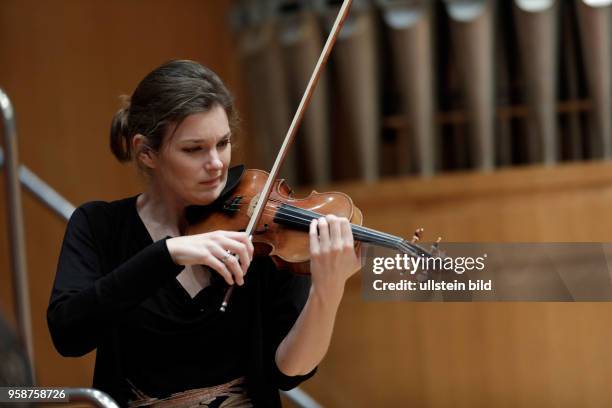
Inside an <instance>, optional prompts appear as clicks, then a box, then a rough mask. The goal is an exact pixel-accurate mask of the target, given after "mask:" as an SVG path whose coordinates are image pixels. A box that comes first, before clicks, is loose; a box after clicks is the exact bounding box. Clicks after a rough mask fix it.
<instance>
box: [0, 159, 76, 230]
mask: <svg viewBox="0 0 612 408" xmlns="http://www.w3.org/2000/svg"><path fill="white" fill-rule="evenodd" d="M3 165H4V151H3V150H2V148H0V168H2V166H3ZM18 173H19V181H20V182H21V184H23V186H24V187H25V188H26V190H28V191H29V192H30V193H31V194H32V195H33V196H34V197H35V198H37V199H38V200H39V201H40V202H41V203H43V204H44V205H45V206H46V207H47V208H48V209H50V210H51V211H53V212H54V213H55V214H56V215H57V216H58V217H60V218H62V219H63V220H64V221H68V220H69V219H70V216H71V215H72V213H73V212H74V209H75V207H74V205H72V204H71V203H70V202H69V201H68V200H66V199H65V198H64V197H62V196H61V195H60V194H59V193H58V192H57V191H55V190H54V189H53V188H52V187H51V186H49V185H48V184H47V183H45V182H44V181H43V180H41V179H40V178H39V177H38V176H37V175H36V174H34V173H33V172H32V171H31V170H30V169H29V168H28V167H26V166H24V165H23V164H20V165H19V170H18Z"/></svg>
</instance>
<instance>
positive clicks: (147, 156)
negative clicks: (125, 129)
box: [132, 134, 157, 169]
mask: <svg viewBox="0 0 612 408" xmlns="http://www.w3.org/2000/svg"><path fill="white" fill-rule="evenodd" d="M132 151H133V152H134V157H135V159H136V160H137V161H140V162H141V163H142V164H143V165H145V166H146V167H148V168H150V169H154V168H155V167H157V155H156V154H155V152H154V151H153V150H152V149H151V148H150V147H149V146H148V145H147V139H146V138H145V137H144V136H143V135H141V134H137V135H135V136H134V137H133V138H132Z"/></svg>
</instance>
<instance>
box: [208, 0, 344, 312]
mask: <svg viewBox="0 0 612 408" xmlns="http://www.w3.org/2000/svg"><path fill="white" fill-rule="evenodd" d="M352 4H353V0H344V1H343V2H342V6H340V10H339V11H338V15H337V16H336V20H335V21H334V25H333V26H332V29H331V31H330V33H329V35H328V36H327V40H326V41H325V45H324V46H323V50H322V51H321V55H319V60H318V61H317V64H316V65H315V68H314V70H313V71H312V74H311V75H310V80H309V81H308V85H306V90H305V91H304V94H303V95H302V100H301V101H300V105H299V106H298V108H297V110H296V111H295V114H294V115H293V120H292V121H291V125H290V126H289V130H287V135H286V136H285V140H284V141H283V144H282V146H281V148H280V150H279V152H278V154H277V156H276V160H275V161H274V165H273V166H272V170H270V175H269V176H268V180H267V181H266V184H265V185H264V188H263V190H262V191H261V193H260V194H259V198H258V199H257V205H256V206H255V210H253V215H251V219H250V220H249V224H248V225H247V227H246V233H247V234H248V235H249V238H251V239H252V237H253V232H254V231H255V229H256V228H257V224H258V223H259V220H260V219H261V215H262V214H263V211H264V209H265V208H266V207H265V204H266V203H267V202H268V198H269V197H270V193H271V191H272V186H273V185H274V181H275V180H276V178H277V176H278V173H279V171H280V168H281V166H282V165H283V163H284V161H285V156H287V152H288V151H289V148H290V147H291V145H292V144H293V140H294V139H295V135H296V134H297V129H298V127H299V125H300V124H301V123H302V119H303V118H304V112H306V108H307V107H308V105H309V104H310V99H311V98H312V94H313V93H314V90H315V87H316V86H317V83H318V82H319V78H320V77H321V71H322V70H323V67H324V66H325V65H326V64H327V60H328V59H329V55H330V53H331V50H332V48H333V47H334V44H335V43H336V39H337V38H338V34H339V33H340V30H341V29H342V26H343V25H344V22H345V20H346V18H347V17H348V14H349V11H350V9H351V5H352ZM234 286H235V285H231V286H230V287H229V288H228V289H227V291H226V292H225V296H224V297H223V303H222V304H221V307H220V308H219V310H220V311H222V312H225V310H226V309H227V305H228V303H229V300H230V297H231V296H232V292H233V291H234Z"/></svg>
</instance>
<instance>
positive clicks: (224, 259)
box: [221, 251, 230, 263]
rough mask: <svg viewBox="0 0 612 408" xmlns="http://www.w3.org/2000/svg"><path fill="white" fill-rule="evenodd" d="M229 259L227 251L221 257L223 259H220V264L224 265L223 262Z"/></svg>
mask: <svg viewBox="0 0 612 408" xmlns="http://www.w3.org/2000/svg"><path fill="white" fill-rule="evenodd" d="M229 257H230V253H229V251H227V252H226V253H225V255H223V258H221V262H223V263H225V261H227V259H228V258H229Z"/></svg>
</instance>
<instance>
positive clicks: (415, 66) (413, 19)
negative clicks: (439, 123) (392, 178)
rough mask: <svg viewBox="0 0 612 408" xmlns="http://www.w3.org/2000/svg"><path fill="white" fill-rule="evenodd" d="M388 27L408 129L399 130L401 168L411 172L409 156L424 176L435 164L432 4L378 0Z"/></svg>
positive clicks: (402, 171)
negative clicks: (404, 130)
mask: <svg viewBox="0 0 612 408" xmlns="http://www.w3.org/2000/svg"><path fill="white" fill-rule="evenodd" d="M378 5H379V6H380V7H381V8H382V11H383V20H384V22H385V24H386V25H387V27H388V29H389V34H390V38H391V45H392V50H393V56H394V58H393V67H394V73H395V77H396V83H397V85H398V88H399V90H400V93H401V95H400V97H401V105H402V112H401V113H402V114H403V115H405V116H406V118H407V119H408V125H409V130H408V131H406V132H401V133H399V134H398V149H397V154H398V170H399V172H400V173H401V174H409V173H410V171H411V168H412V165H411V163H410V160H409V159H408V158H413V159H415V161H416V165H417V166H416V167H417V169H418V172H419V174H421V175H422V176H431V175H433V173H434V171H435V168H436V150H437V146H436V145H437V143H436V128H435V124H434V112H435V86H434V63H433V51H432V50H433V49H434V45H433V32H432V31H433V30H432V4H431V2H429V1H426V0H416V1H415V0H378Z"/></svg>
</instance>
